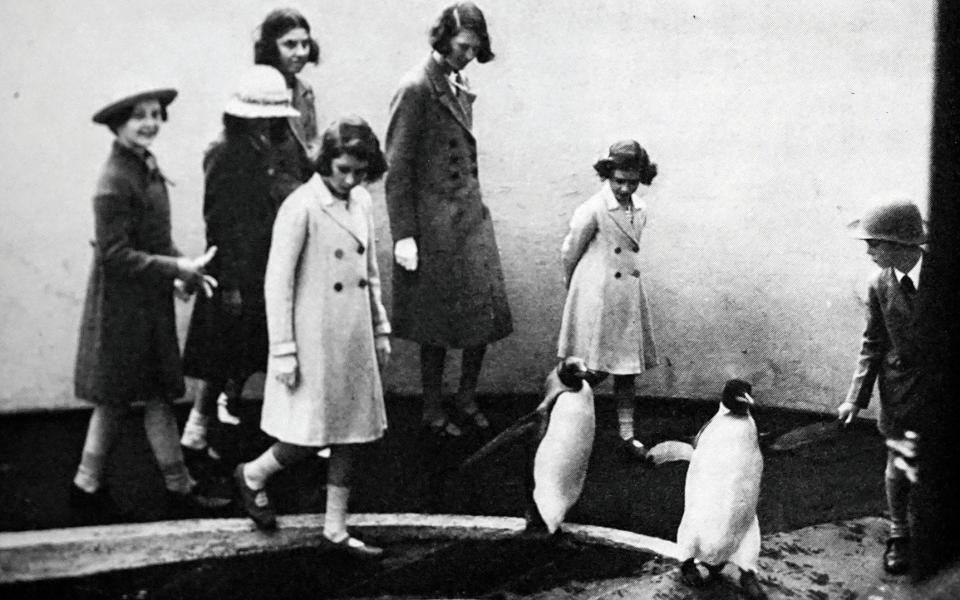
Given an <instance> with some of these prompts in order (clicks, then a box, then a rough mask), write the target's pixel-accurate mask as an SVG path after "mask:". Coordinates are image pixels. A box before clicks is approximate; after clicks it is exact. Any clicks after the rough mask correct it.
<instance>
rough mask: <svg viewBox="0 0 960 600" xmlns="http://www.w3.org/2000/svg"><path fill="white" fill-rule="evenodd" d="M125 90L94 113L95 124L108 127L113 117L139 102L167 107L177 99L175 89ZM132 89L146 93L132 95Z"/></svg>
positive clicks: (150, 87) (131, 87) (144, 87)
mask: <svg viewBox="0 0 960 600" xmlns="http://www.w3.org/2000/svg"><path fill="white" fill-rule="evenodd" d="M123 89H124V90H126V91H124V92H122V93H119V94H115V95H114V96H113V100H111V101H110V102H108V103H107V105H106V106H104V107H103V108H101V109H100V110H98V111H97V112H96V113H94V115H93V122H94V123H100V124H101V125H106V124H108V123H110V121H112V120H113V117H114V116H115V115H116V114H117V113H119V112H121V111H124V110H127V109H129V108H130V107H131V106H135V105H136V104H137V103H138V102H142V101H144V100H158V101H159V102H160V104H161V105H162V106H164V107H165V106H167V105H168V104H170V103H171V102H173V99H174V98H176V97H177V90H175V89H173V88H172V87H157V86H142V87H135V86H130V87H125V88H123ZM132 89H141V90H144V91H140V92H135V93H130V92H129V90H132Z"/></svg>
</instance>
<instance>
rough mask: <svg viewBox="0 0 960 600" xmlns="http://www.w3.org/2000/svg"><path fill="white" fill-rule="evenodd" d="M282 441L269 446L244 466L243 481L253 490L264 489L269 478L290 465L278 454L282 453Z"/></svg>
mask: <svg viewBox="0 0 960 600" xmlns="http://www.w3.org/2000/svg"><path fill="white" fill-rule="evenodd" d="M280 444H281V442H277V443H276V444H274V445H272V446H270V447H269V448H267V450H266V452H264V453H263V454H261V455H260V456H258V457H257V458H255V459H253V460H251V461H250V462H248V463H247V464H245V465H244V466H243V481H244V483H245V484H247V487H249V488H250V489H253V490H262V489H263V488H265V487H266V486H267V480H268V479H270V478H271V477H272V476H273V475H274V474H275V473H278V472H280V471H282V470H283V469H284V467H287V466H289V464H290V463H287V464H283V463H281V461H280V460H278V458H277V456H278V455H282V453H283V451H282V450H281V448H280Z"/></svg>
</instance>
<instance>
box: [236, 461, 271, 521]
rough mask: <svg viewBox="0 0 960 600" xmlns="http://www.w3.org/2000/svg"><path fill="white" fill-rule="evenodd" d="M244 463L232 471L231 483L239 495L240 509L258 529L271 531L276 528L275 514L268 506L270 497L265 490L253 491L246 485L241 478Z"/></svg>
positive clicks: (269, 505)
mask: <svg viewBox="0 0 960 600" xmlns="http://www.w3.org/2000/svg"><path fill="white" fill-rule="evenodd" d="M244 464H246V463H240V464H239V465H237V468H236V469H234V470H233V481H234V483H235V485H236V487H237V492H238V493H239V494H240V507H241V508H243V512H245V513H247V516H248V517H250V518H251V519H253V522H254V523H255V524H256V526H257V527H258V528H259V529H263V530H271V529H276V528H277V512H276V511H275V510H274V509H273V505H272V504H270V497H269V496H267V490H265V489H262V490H255V489H253V488H251V487H250V486H248V485H247V482H246V481H245V480H244V478H243V466H244Z"/></svg>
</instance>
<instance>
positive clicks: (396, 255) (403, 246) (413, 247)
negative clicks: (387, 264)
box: [393, 237, 420, 271]
mask: <svg viewBox="0 0 960 600" xmlns="http://www.w3.org/2000/svg"><path fill="white" fill-rule="evenodd" d="M393 259H394V260H395V261H397V264H398V265H400V266H401V267H403V268H404V269H406V270H407V271H416V270H417V266H418V265H419V262H420V261H419V255H418V252H417V241H416V240H415V239H413V238H412V237H407V238H403V239H402V240H397V243H396V244H394V245H393Z"/></svg>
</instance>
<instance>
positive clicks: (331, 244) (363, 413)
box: [261, 175, 390, 446]
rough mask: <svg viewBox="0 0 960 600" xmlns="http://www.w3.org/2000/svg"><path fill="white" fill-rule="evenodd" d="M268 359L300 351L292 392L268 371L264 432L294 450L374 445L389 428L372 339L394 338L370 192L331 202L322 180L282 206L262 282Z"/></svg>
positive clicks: (356, 192)
mask: <svg viewBox="0 0 960 600" xmlns="http://www.w3.org/2000/svg"><path fill="white" fill-rule="evenodd" d="M264 295H265V297H266V308H267V329H268V332H269V337H270V355H271V357H279V356H284V355H289V354H294V353H295V354H296V355H297V360H298V362H299V368H300V381H299V384H298V385H297V386H296V387H295V388H294V389H293V390H289V389H288V388H287V387H286V386H284V385H283V384H282V383H280V382H279V381H277V379H276V371H275V361H274V360H271V361H270V362H269V365H268V368H267V379H266V385H265V388H264V401H263V413H262V418H261V428H262V429H263V430H264V431H265V432H266V433H268V434H269V435H271V436H273V437H275V438H277V439H279V440H281V441H284V442H288V443H291V444H297V445H302V446H327V445H330V444H355V443H363V442H371V441H374V440H377V439H379V438H380V437H382V436H383V432H384V430H385V429H386V427H387V419H386V411H385V408H384V404H383V389H382V384H381V380H380V370H379V368H378V364H377V356H376V351H375V349H374V337H375V336H376V335H386V334H389V333H390V323H389V322H388V320H387V314H386V311H385V310H384V308H383V303H382V302H381V300H380V272H379V269H378V268H377V260H376V250H375V247H374V226H373V214H372V211H371V201H370V195H369V194H368V193H367V191H366V190H365V189H363V188H362V187H357V188H354V189H353V191H352V192H351V195H350V200H349V202H344V201H341V200H337V199H335V198H334V197H333V195H332V194H331V193H330V191H329V190H328V189H327V187H326V185H325V184H324V183H323V180H322V179H321V177H320V176H319V175H314V176H313V178H312V179H310V180H309V181H308V182H307V183H305V184H304V185H302V186H301V187H300V188H298V189H297V190H296V191H295V192H294V193H293V194H291V195H290V197H289V198H287V200H286V201H285V202H284V203H283V205H282V206H281V207H280V211H279V213H278V214H277V219H276V221H275V223H274V227H273V244H272V246H271V248H270V258H269V260H268V262H267V273H266V278H265V283H264Z"/></svg>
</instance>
